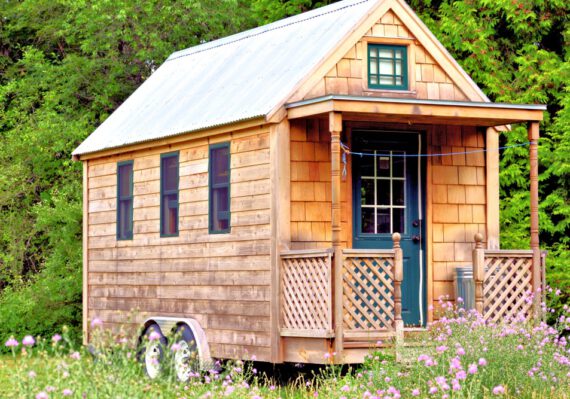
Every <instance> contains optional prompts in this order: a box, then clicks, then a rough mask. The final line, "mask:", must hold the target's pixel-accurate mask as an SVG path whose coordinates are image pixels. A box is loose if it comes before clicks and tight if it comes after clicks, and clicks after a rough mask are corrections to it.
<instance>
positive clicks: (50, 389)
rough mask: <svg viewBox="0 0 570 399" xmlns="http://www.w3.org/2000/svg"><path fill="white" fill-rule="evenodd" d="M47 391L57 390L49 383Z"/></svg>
mask: <svg viewBox="0 0 570 399" xmlns="http://www.w3.org/2000/svg"><path fill="white" fill-rule="evenodd" d="M46 391H48V392H53V391H55V387H52V386H51V385H48V386H47V387H46Z"/></svg>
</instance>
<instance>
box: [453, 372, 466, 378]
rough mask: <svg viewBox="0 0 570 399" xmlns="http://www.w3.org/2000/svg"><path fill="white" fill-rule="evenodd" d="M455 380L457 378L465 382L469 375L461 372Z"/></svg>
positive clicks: (456, 375)
mask: <svg viewBox="0 0 570 399" xmlns="http://www.w3.org/2000/svg"><path fill="white" fill-rule="evenodd" d="M455 378H457V379H458V380H465V379H467V374H466V373H465V371H463V370H459V371H458V372H457V374H455Z"/></svg>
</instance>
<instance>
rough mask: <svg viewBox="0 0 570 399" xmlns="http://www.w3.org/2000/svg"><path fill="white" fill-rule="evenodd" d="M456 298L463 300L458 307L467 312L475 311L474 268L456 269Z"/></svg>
mask: <svg viewBox="0 0 570 399" xmlns="http://www.w3.org/2000/svg"><path fill="white" fill-rule="evenodd" d="M455 298H463V303H457V306H458V307H461V308H463V309H465V310H470V309H475V280H473V267H472V266H468V267H456V268H455Z"/></svg>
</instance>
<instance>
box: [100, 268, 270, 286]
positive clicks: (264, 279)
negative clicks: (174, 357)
mask: <svg viewBox="0 0 570 399" xmlns="http://www.w3.org/2000/svg"><path fill="white" fill-rule="evenodd" d="M269 283H270V278H269V272H268V271H259V270H256V271H241V270H232V271H206V272H168V273H164V272H162V271H160V272H158V271H149V272H145V273H140V272H135V273H128V272H123V273H96V272H90V273H89V284H91V285H134V286H151V285H160V286H204V285H206V286H209V285H212V286H224V285H230V286H238V285H253V286H257V285H269Z"/></svg>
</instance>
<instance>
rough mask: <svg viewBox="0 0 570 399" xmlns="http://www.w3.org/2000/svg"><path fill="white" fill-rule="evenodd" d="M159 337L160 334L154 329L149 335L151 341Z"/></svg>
mask: <svg viewBox="0 0 570 399" xmlns="http://www.w3.org/2000/svg"><path fill="white" fill-rule="evenodd" d="M159 339H160V334H159V333H157V332H156V331H152V332H151V333H150V334H149V336H148V340H149V341H158V340H159Z"/></svg>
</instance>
